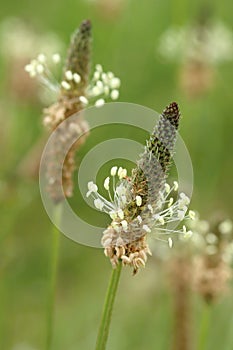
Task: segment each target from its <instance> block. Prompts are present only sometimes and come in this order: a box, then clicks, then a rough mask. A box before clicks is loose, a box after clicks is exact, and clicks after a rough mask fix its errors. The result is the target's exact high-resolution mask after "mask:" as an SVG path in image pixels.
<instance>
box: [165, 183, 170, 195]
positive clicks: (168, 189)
mask: <svg viewBox="0 0 233 350" xmlns="http://www.w3.org/2000/svg"><path fill="white" fill-rule="evenodd" d="M170 189H171V188H170V185H169V184H167V183H166V184H165V191H166V192H167V193H169V192H170Z"/></svg>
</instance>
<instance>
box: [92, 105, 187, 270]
mask: <svg viewBox="0 0 233 350" xmlns="http://www.w3.org/2000/svg"><path fill="white" fill-rule="evenodd" d="M179 119H180V112H179V108H178V105H177V104H176V103H175V102H174V103H171V104H170V105H169V106H168V107H167V108H166V109H165V110H164V111H163V113H162V114H161V115H160V117H159V121H158V124H157V126H156V127H155V129H154V131H153V133H152V134H151V136H150V139H149V140H148V141H147V143H146V146H145V148H144V152H143V153H142V154H141V155H140V156H139V160H138V162H137V166H136V168H135V169H133V170H132V174H131V176H130V177H128V176H127V171H126V169H122V168H121V167H120V168H117V167H113V168H112V169H111V176H110V177H107V179H105V182H104V188H105V189H106V190H107V191H108V196H109V200H106V199H105V198H103V197H102V196H101V195H100V194H99V193H98V187H97V186H96V184H94V183H93V182H89V183H88V192H87V197H89V196H90V195H92V197H93V198H94V204H95V206H96V208H97V209H99V210H101V211H104V212H106V213H108V214H109V216H110V217H111V219H112V222H111V224H110V225H109V226H108V228H107V229H106V230H105V231H104V233H103V237H102V245H103V247H104V248H105V254H106V255H107V256H108V257H109V258H110V260H111V263H112V265H113V267H115V266H116V265H117V264H118V263H119V261H122V263H123V264H124V265H130V266H132V267H133V271H134V273H136V272H137V270H138V268H139V267H140V266H145V263H146V260H147V254H151V253H150V249H149V247H148V244H147V243H146V236H147V234H148V233H155V234H156V235H157V236H159V235H160V234H167V235H168V234H169V235H170V234H171V233H172V232H178V233H182V232H183V233H185V232H186V230H185V232H184V231H183V230H181V231H179V230H177V231H174V230H172V229H169V228H168V227H167V226H166V224H167V223H170V222H173V221H178V222H179V221H180V220H183V219H184V218H185V217H186V215H185V214H186V211H187V205H188V204H189V202H190V200H189V198H188V197H187V196H186V195H185V194H184V193H180V195H179V196H178V200H177V201H175V202H174V200H173V198H172V197H171V194H172V193H173V192H175V191H177V189H178V183H177V182H176V181H175V182H174V184H173V186H172V187H170V186H169V185H168V184H167V183H166V178H167V175H168V170H169V167H170V164H171V159H172V155H173V152H174V146H175V141H176V134H177V129H178V125H179ZM116 177H118V179H119V181H118V182H117V184H116ZM110 184H111V185H112V191H111V190H110ZM112 192H113V195H112ZM173 202H174V203H173ZM168 243H169V246H171V245H172V239H171V237H169V238H168Z"/></svg>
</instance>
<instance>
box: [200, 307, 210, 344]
mask: <svg viewBox="0 0 233 350" xmlns="http://www.w3.org/2000/svg"><path fill="white" fill-rule="evenodd" d="M210 312H211V306H210V305H204V307H203V314H202V319H201V326H200V333H199V340H198V347H197V348H198V350H204V349H206V348H207V338H208V333H209V328H210V327H209V326H210Z"/></svg>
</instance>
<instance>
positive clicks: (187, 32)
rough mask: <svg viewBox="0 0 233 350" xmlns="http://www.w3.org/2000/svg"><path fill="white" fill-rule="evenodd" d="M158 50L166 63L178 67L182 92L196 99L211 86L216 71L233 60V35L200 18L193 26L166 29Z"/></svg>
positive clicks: (218, 25) (223, 25)
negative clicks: (174, 64) (175, 63)
mask: <svg viewBox="0 0 233 350" xmlns="http://www.w3.org/2000/svg"><path fill="white" fill-rule="evenodd" d="M158 50H159V53H160V54H161V56H163V57H164V58H165V59H167V60H169V61H174V62H179V63H180V64H181V69H180V76H179V78H180V85H181V88H182V89H183V91H184V92H185V93H186V94H187V95H188V96H189V97H196V96H198V95H201V94H203V93H204V92H206V91H208V90H209V89H210V88H211V87H212V86H213V85H214V82H215V68H216V67H217V66H218V65H219V64H221V63H224V62H228V61H231V60H232V58H233V33H232V31H231V30H230V29H229V28H228V27H227V26H226V25H225V24H224V23H221V22H216V23H215V22H211V21H210V20H209V19H208V18H205V19H203V18H199V19H198V21H197V23H195V24H194V25H192V26H184V27H180V28H169V29H167V30H166V31H165V32H164V33H163V34H162V36H161V39H160V42H159V48H158Z"/></svg>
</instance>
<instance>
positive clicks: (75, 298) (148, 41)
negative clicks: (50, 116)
mask: <svg viewBox="0 0 233 350" xmlns="http://www.w3.org/2000/svg"><path fill="white" fill-rule="evenodd" d="M232 11H233V4H232V2H231V1H229V0H227V1H219V2H217V1H215V2H211V1H207V2H206V3H205V2H203V1H201V0H199V1H195V2H188V1H184V0H178V1H168V0H163V1H153V0H145V1H141V2H139V1H133V0H82V1H81V0H80V1H78V0H76V1H71V0H66V1H62V0H61V1H50V2H48V1H44V0H41V1H39V2H34V1H29V0H24V1H20V2H17V1H8V2H4V3H2V4H1V13H0V77H1V79H0V90H1V98H0V158H1V162H0V205H1V210H0V220H1V225H0V250H1V252H0V349H3V350H37V349H44V346H45V333H46V322H45V320H46V303H47V293H48V292H47V289H48V288H47V287H48V266H49V259H50V250H51V242H52V239H51V222H50V220H49V218H48V217H47V215H46V212H45V210H44V207H43V205H42V202H41V198H40V193H39V187H38V176H37V171H38V164H39V159H40V152H41V148H42V146H43V144H45V140H46V137H47V134H46V132H45V131H44V128H43V126H42V118H41V115H42V108H44V107H45V106H46V105H47V104H48V102H47V100H46V98H47V96H45V95H43V94H42V93H39V92H38V89H37V86H36V84H34V81H32V80H30V78H28V76H27V75H26V73H25V72H24V69H23V67H24V65H25V64H26V63H27V62H28V61H30V59H31V58H34V57H35V56H36V55H37V54H38V53H39V52H41V51H44V52H46V53H48V52H50V51H52V52H57V51H59V52H61V53H63V55H65V52H66V48H67V46H68V44H69V40H70V35H71V33H72V32H73V31H74V29H75V28H76V27H77V26H79V24H80V22H81V21H82V20H83V19H85V18H89V19H90V20H91V21H92V24H93V56H92V57H93V65H94V64H96V63H101V64H103V66H104V67H106V69H107V70H112V71H113V72H114V73H115V74H116V75H117V76H119V77H120V78H121V90H120V99H119V101H122V102H123V101H124V102H132V103H136V104H141V105H144V106H147V107H149V108H152V109H155V110H156V111H158V112H160V111H161V110H163V108H164V107H165V106H166V105H167V104H168V103H169V102H171V101H173V100H174V101H177V102H178V103H179V105H180V109H181V112H182V116H183V118H182V125H181V128H180V133H181V136H182V137H183V139H184V141H185V143H186V145H187V147H188V149H189V152H190V155H191V158H192V162H193V168H194V195H193V198H192V208H194V209H197V210H198V211H199V212H200V214H201V216H202V217H203V218H208V217H210V216H211V215H213V213H214V212H219V211H220V212H223V213H224V215H225V216H227V217H229V218H232V217H233V209H232V208H233V206H232V198H233V186H232V183H231V181H232V172H233V157H232V151H233V138H232V130H233V117H232V107H233V105H232V97H233V96H232V84H233V49H232V45H233V43H232V40H233V38H232V30H233V28H232ZM206 26H207V28H210V32H208V35H205V28H206ZM208 26H209V27H208ZM177 28H178V29H179V28H183V31H184V33H185V34H184V33H183V34H182V35H183V37H182V40H181V39H180V33H179V30H178V32H177ZM189 28H197V30H196V29H195V30H196V31H195V30H194V32H193V31H192V29H191V30H190V29H189ZM203 28H204V29H203ZM216 28H217V29H216ZM215 29H216V30H215ZM203 32H204V38H203V41H202V37H201V39H200V42H201V44H200V43H199V42H198V43H197V40H196V38H197V37H198V38H199V36H198V35H200V36H201V35H202V33H203ZM211 33H213V35H212V34H211ZM216 33H217V34H216ZM189 35H191V36H192V38H191V39H189ZM211 35H212V36H211ZM184 36H185V39H184ZM190 42H191V43H194V46H195V45H196V46H195V49H193V46H192V45H189V44H190ZM203 47H204V48H208V47H209V48H210V50H209V51H208V50H203V51H202V49H203ZM221 53H222V55H221ZM73 201H75V198H74V199H73ZM158 267H159V268H158ZM110 272H111V266H110V263H109V261H108V260H107V259H106V258H105V257H104V255H103V252H102V250H101V249H94V248H88V247H84V246H80V245H78V244H76V243H74V242H72V241H71V240H69V239H67V238H66V237H65V236H63V235H61V237H60V257H59V268H58V281H57V291H56V312H55V324H54V328H55V334H54V344H53V349H56V350H64V349H69V350H74V349H85V350H86V349H93V348H94V344H95V339H96V335H97V330H98V323H99V320H100V315H101V310H102V305H103V300H104V295H105V291H106V287H107V283H108V277H109V274H110ZM232 293H233V291H230V292H229V293H228V294H227V295H226V296H224V298H221V300H219V301H218V302H217V303H216V304H215V305H214V306H212V310H211V319H210V328H209V330H208V337H207V338H208V341H207V342H206V344H205V347H203V349H212V350H215V349H220V348H221V349H224V350H230V349H232V348H233V316H232V315H233V313H232V311H233V301H232V295H231V294H232ZM193 303H194V305H195V306H194V310H195V312H194V315H193V319H192V321H190V322H192V326H193V332H194V337H198V325H199V324H200V322H201V319H202V309H203V303H204V302H203V301H202V300H201V299H200V298H199V297H197V296H194V298H193ZM172 307H173V306H172V296H171V292H170V288H169V283H168V281H167V279H166V278H165V273H163V270H162V269H161V268H160V266H158V264H157V262H156V261H155V260H154V259H153V258H151V259H150V260H149V262H148V264H147V266H146V269H145V270H144V271H142V272H141V273H139V275H137V276H136V277H132V276H131V271H130V270H129V269H125V270H124V271H123V276H122V280H121V282H120V287H119V293H118V295H117V300H116V305H115V310H114V317H113V322H112V325H111V333H110V338H109V343H108V348H109V349H111V350H116V349H121V350H128V349H135V350H141V349H148V350H149V349H157V350H162V349H164V350H165V349H170V348H171V342H172V336H173V327H172V324H173V321H172V320H173V316H172Z"/></svg>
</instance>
